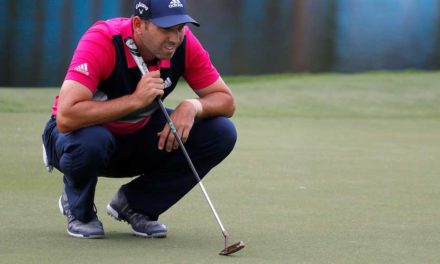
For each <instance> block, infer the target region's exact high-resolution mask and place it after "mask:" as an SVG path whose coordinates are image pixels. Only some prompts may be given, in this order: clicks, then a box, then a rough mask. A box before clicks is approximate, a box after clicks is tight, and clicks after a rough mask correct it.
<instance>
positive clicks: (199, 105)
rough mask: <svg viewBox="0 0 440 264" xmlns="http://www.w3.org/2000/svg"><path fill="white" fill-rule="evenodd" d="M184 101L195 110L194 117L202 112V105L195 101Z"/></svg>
mask: <svg viewBox="0 0 440 264" xmlns="http://www.w3.org/2000/svg"><path fill="white" fill-rule="evenodd" d="M185 101H187V102H189V103H191V104H192V105H193V106H194V108H195V109H196V116H198V115H200V114H201V113H202V111H203V107H202V103H201V102H200V101H199V100H197V99H186V100H185Z"/></svg>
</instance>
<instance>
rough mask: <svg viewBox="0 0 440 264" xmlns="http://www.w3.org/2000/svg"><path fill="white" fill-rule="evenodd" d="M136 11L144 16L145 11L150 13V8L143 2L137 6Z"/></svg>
mask: <svg viewBox="0 0 440 264" xmlns="http://www.w3.org/2000/svg"><path fill="white" fill-rule="evenodd" d="M136 10H137V11H139V14H141V15H142V13H144V11H148V6H147V5H146V4H144V3H142V2H139V3H137V4H136Z"/></svg>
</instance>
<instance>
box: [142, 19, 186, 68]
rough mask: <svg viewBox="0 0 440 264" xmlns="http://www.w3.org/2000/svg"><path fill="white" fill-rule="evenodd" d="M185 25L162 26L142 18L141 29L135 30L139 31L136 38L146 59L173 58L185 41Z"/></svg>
mask: <svg viewBox="0 0 440 264" xmlns="http://www.w3.org/2000/svg"><path fill="white" fill-rule="evenodd" d="M184 26H185V24H180V25H177V26H174V27H170V28H160V27H158V26H156V25H155V24H154V23H152V22H149V21H143V20H142V21H141V24H140V27H139V29H138V30H135V33H136V32H138V33H139V34H138V37H137V39H135V40H136V43H137V45H138V47H139V50H140V52H141V54H142V57H144V60H147V61H150V60H153V59H155V58H157V59H160V60H169V59H171V57H172V56H173V55H174V52H176V49H177V47H179V45H180V44H181V43H182V41H183V37H184V33H183V28H184ZM138 42H139V43H138Z"/></svg>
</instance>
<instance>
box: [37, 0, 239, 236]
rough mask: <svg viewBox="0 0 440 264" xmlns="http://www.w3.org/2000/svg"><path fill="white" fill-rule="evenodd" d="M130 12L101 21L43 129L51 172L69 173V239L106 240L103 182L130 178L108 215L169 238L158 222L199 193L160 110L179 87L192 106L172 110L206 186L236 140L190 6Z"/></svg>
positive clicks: (139, 231) (150, 0) (150, 2)
mask: <svg viewBox="0 0 440 264" xmlns="http://www.w3.org/2000/svg"><path fill="white" fill-rule="evenodd" d="M133 10H134V13H133V16H132V17H131V18H115V19H110V20H106V21H99V22H97V23H95V24H94V25H93V26H92V27H91V28H89V29H88V30H87V32H86V33H85V34H84V35H83V36H82V38H81V39H80V41H79V43H78V46H77V48H76V50H75V52H74V54H73V58H72V61H71V63H70V67H69V68H68V71H67V74H66V77H65V80H64V82H63V84H62V86H61V90H60V92H59V95H58V96H57V97H56V99H55V102H54V104H53V107H52V115H51V118H50V119H49V121H48V122H47V124H46V126H45V128H44V132H43V145H44V147H45V152H46V161H47V162H46V165H47V166H48V167H49V168H51V167H55V168H56V169H58V170H59V171H60V172H62V173H63V174H64V176H63V183H64V188H63V192H62V195H61V197H60V199H59V207H60V210H61V212H62V213H63V214H64V215H65V216H66V217H67V233H68V234H69V235H71V236H73V237H80V238H101V237H103V236H104V228H103V225H102V223H101V221H100V220H99V219H98V216H97V211H96V208H95V206H94V196H95V189H96V185H97V182H98V176H104V177H114V178H121V177H132V179H131V181H129V182H128V183H127V184H125V185H122V186H121V187H120V188H119V189H118V190H115V192H116V194H115V195H114V197H113V198H112V199H111V201H110V203H109V204H108V205H107V213H108V214H110V215H111V216H113V217H114V218H116V219H117V220H123V221H126V222H128V223H129V224H130V226H131V229H132V231H133V233H134V234H136V235H139V236H143V237H165V236H166V235H167V228H166V226H165V225H163V224H161V223H160V222H159V221H158V220H159V216H160V215H161V214H162V213H163V212H165V211H166V210H167V209H169V208H170V207H171V206H173V205H174V204H175V203H176V202H178V201H179V199H181V198H182V197H183V196H184V195H185V194H186V193H188V192H189V191H190V190H191V189H192V188H193V187H194V186H195V185H196V184H197V180H196V179H195V178H194V175H193V174H192V171H191V169H190V167H189V165H188V163H187V161H186V159H185V156H184V155H183V153H182V152H181V151H180V150H179V144H178V142H177V140H176V139H175V137H174V135H173V133H171V132H170V127H169V126H168V124H167V122H166V119H165V117H164V115H163V113H162V112H161V111H160V109H158V104H157V103H156V101H155V98H157V97H160V98H162V99H165V98H166V97H167V96H168V95H169V94H170V93H171V92H172V91H173V90H174V89H175V88H176V85H177V82H178V81H179V78H181V77H182V78H183V79H184V80H185V81H186V82H187V83H188V85H189V86H190V87H191V88H192V90H193V91H194V92H195V96H194V97H195V98H182V100H181V101H180V103H179V104H178V105H177V106H176V107H175V109H173V110H172V109H168V111H169V113H170V116H171V119H172V121H173V122H174V125H175V128H176V130H177V133H178V135H180V137H181V139H182V141H183V143H184V144H185V147H186V149H187V151H188V153H189V155H190V157H191V160H192V162H193V163H194V165H195V167H196V168H197V170H198V173H199V174H200V177H203V176H205V175H206V174H207V173H208V172H209V171H210V170H211V169H212V168H214V167H215V166H216V165H218V164H219V163H220V162H221V161H222V160H223V159H225V158H226V157H227V156H228V154H229V153H230V152H231V151H232V149H233V147H234V145H235V141H236V138H237V135H236V130H235V127H234V125H233V124H232V122H231V121H230V120H229V119H228V117H231V116H232V115H233V113H234V111H235V104H234V99H233V95H232V93H231V90H230V89H229V88H228V86H227V85H226V84H225V83H224V81H223V80H222V78H221V77H220V75H219V73H218V71H217V70H216V68H215V67H214V66H213V64H212V63H211V61H210V58H209V55H208V52H207V51H206V50H205V49H204V48H203V47H202V45H201V44H200V42H199V41H198V40H197V38H196V37H195V36H194V35H193V33H192V32H191V30H190V28H189V27H188V26H187V25H188V24H193V25H196V26H199V24H198V23H197V22H196V21H195V20H194V19H193V18H191V17H190V16H189V15H188V14H187V8H186V2H185V0H137V1H134V2H133ZM129 37H131V38H132V39H133V40H134V42H135V43H136V45H137V46H138V48H139V52H140V54H141V56H142V58H143V59H144V61H145V62H146V64H147V66H148V69H149V73H147V74H145V75H142V74H141V72H140V71H139V69H138V67H137V65H136V63H135V61H134V59H133V57H132V56H131V54H130V52H129V49H128V48H127V47H126V45H125V41H124V40H125V39H127V38H129ZM179 88H181V87H179ZM109 198H110V197H109Z"/></svg>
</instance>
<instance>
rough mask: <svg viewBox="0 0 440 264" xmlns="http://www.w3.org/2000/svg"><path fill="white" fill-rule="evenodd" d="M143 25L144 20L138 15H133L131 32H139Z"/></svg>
mask: <svg viewBox="0 0 440 264" xmlns="http://www.w3.org/2000/svg"><path fill="white" fill-rule="evenodd" d="M143 25H144V21H143V20H142V19H141V18H140V17H138V16H134V17H133V32H134V33H136V34H139V33H141V29H142V27H143Z"/></svg>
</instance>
